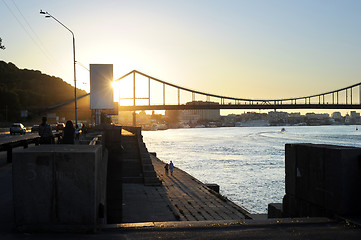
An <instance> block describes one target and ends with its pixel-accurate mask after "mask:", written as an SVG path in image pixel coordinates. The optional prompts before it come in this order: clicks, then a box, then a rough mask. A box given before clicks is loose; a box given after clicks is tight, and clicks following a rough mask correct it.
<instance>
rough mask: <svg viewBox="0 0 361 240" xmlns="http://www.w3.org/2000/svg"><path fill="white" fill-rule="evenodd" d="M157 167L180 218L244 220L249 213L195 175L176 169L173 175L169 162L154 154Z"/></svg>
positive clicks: (156, 169)
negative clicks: (166, 169) (167, 169)
mask: <svg viewBox="0 0 361 240" xmlns="http://www.w3.org/2000/svg"><path fill="white" fill-rule="evenodd" d="M151 159H152V162H153V166H154V169H155V171H156V173H157V175H158V178H159V179H160V180H162V183H163V186H164V187H165V190H166V194H167V197H168V199H169V200H170V202H171V203H172V205H173V207H174V209H175V211H176V213H177V215H178V216H179V220H181V221H205V220H241V219H246V218H250V217H249V213H248V212H247V211H246V210H244V209H242V208H241V207H239V206H237V205H236V204H234V203H233V202H231V201H230V200H228V199H226V198H225V197H223V196H221V195H220V194H218V193H216V192H214V191H212V190H210V189H209V188H208V187H206V186H205V185H204V184H203V183H202V182H200V181H198V180H197V179H195V178H194V177H193V176H191V175H189V174H188V173H186V172H184V171H182V170H181V169H178V168H176V167H175V168H174V172H173V175H171V174H170V172H169V174H168V175H167V174H166V173H165V169H164V165H165V163H164V162H162V161H161V160H159V159H158V158H156V157H154V156H152V155H151Z"/></svg>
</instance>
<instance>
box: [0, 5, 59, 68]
mask: <svg viewBox="0 0 361 240" xmlns="http://www.w3.org/2000/svg"><path fill="white" fill-rule="evenodd" d="M2 2H3V3H4V4H5V6H6V8H7V9H8V10H9V12H10V13H11V15H13V17H14V18H15V19H16V21H17V22H18V23H19V25H20V26H21V28H22V29H23V30H24V31H25V33H26V34H27V35H28V36H29V38H30V39H31V40H32V41H33V43H35V45H37V47H38V48H39V49H40V51H41V52H42V53H43V54H44V55H45V56H46V57H47V58H48V59H49V60H50V61H53V60H52V59H51V58H50V57H49V55H48V54H47V53H46V52H45V50H44V49H43V48H42V47H41V46H40V45H39V43H38V42H37V41H36V40H35V39H34V38H33V37H32V35H31V34H30V33H29V31H28V30H27V29H26V28H25V26H24V25H23V24H22V22H21V21H20V20H19V18H18V17H17V16H16V15H15V13H14V12H13V11H12V10H11V8H10V7H9V5H8V4H7V3H6V1H5V0H2ZM18 11H20V10H19V9H18ZM20 13H21V12H20ZM21 15H22V14H21Z"/></svg>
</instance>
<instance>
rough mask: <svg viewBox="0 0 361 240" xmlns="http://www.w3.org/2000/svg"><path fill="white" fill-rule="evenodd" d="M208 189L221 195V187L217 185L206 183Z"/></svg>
mask: <svg viewBox="0 0 361 240" xmlns="http://www.w3.org/2000/svg"><path fill="white" fill-rule="evenodd" d="M205 185H206V186H207V187H208V188H210V189H212V190H213V191H215V192H217V193H219V185H218V184H216V183H206V184H205Z"/></svg>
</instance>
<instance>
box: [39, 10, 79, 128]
mask: <svg viewBox="0 0 361 240" xmlns="http://www.w3.org/2000/svg"><path fill="white" fill-rule="evenodd" d="M40 14H45V17H47V18H49V17H50V18H52V19H54V20H55V21H57V22H58V23H60V25H62V26H63V27H65V28H66V29H67V30H68V31H69V32H70V33H71V35H72V36H73V64H74V97H75V100H74V103H75V126H77V125H78V107H77V100H76V69H75V65H76V61H75V37H74V33H73V31H72V30H70V29H69V28H68V27H67V26H65V25H64V24H63V23H62V22H60V21H59V20H58V19H56V18H55V17H53V16H52V15H51V14H50V13H48V12H44V11H43V10H40Z"/></svg>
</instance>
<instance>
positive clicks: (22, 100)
mask: <svg viewBox="0 0 361 240" xmlns="http://www.w3.org/2000/svg"><path fill="white" fill-rule="evenodd" d="M77 94H78V96H81V95H84V94H86V92H85V91H84V90H80V89H78V90H77ZM73 98H74V87H73V86H71V85H70V84H68V83H66V82H64V81H63V80H62V79H61V78H58V77H54V76H49V75H46V74H43V73H41V72H40V71H37V70H28V69H19V68H18V67H16V66H15V65H14V64H13V63H10V62H9V63H6V62H4V61H0V121H15V120H18V119H19V117H20V112H21V110H28V115H29V116H28V118H32V117H33V116H35V115H37V114H38V113H39V112H41V111H42V110H44V109H46V108H47V107H50V106H53V105H56V104H59V103H62V102H65V101H67V100H70V99H73Z"/></svg>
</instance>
